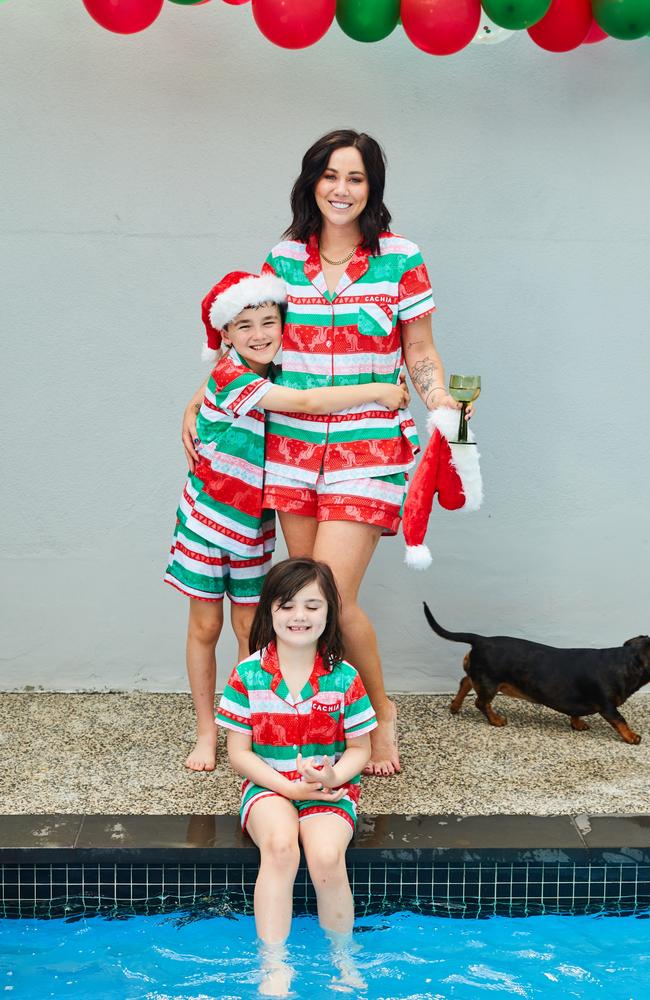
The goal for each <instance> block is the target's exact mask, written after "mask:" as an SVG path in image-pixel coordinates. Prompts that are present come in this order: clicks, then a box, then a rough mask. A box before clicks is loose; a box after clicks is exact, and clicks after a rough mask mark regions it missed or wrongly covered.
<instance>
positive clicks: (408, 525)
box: [402, 406, 483, 569]
mask: <svg viewBox="0 0 650 1000" xmlns="http://www.w3.org/2000/svg"><path fill="white" fill-rule="evenodd" d="M458 420H459V412H458V410H452V409H451V408H450V407H446V406H441V407H440V408H439V409H437V410H433V411H432V413H430V414H429V419H428V421H427V430H428V431H429V433H430V434H431V439H430V441H429V443H428V445H427V447H426V449H425V452H424V454H423V455H422V458H421V459H420V464H419V465H418V467H417V470H416V472H415V475H414V476H413V480H412V482H411V485H410V486H409V491H408V493H407V495H406V502H405V504H404V517H403V520H402V526H403V529H404V540H405V541H406V559H405V562H406V565H407V566H410V567H411V569H427V567H428V566H430V565H431V561H432V560H431V553H430V552H429V549H428V548H427V546H426V545H425V544H424V536H425V534H426V531H427V524H428V521H429V516H430V514H431V508H432V506H433V498H434V496H435V494H436V493H437V494H438V503H439V504H440V506H441V507H444V508H445V510H459V509H460V508H461V507H462V508H463V509H464V510H478V509H479V507H480V506H481V503H482V502H483V483H482V481H481V470H480V468H479V454H478V449H477V447H476V443H475V438H474V435H473V433H472V431H471V430H470V429H469V427H468V429H467V440H468V442H474V443H471V444H459V443H458V442H457V441H456V440H455V439H456V438H457V437H458Z"/></svg>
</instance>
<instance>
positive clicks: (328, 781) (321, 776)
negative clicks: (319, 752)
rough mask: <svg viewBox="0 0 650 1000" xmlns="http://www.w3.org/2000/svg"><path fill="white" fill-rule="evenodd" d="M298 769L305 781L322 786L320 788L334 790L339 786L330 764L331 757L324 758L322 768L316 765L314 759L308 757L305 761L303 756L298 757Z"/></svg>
mask: <svg viewBox="0 0 650 1000" xmlns="http://www.w3.org/2000/svg"><path fill="white" fill-rule="evenodd" d="M296 769H297V770H298V771H299V772H300V774H301V775H302V777H303V781H309V782H310V783H315V784H316V785H318V786H320V788H326V789H333V788H335V787H336V785H337V784H338V781H337V778H336V773H335V771H334V768H333V767H332V765H331V764H330V759H329V757H323V763H322V765H320V766H317V765H316V764H314V758H313V757H308V758H307V760H303V756H302V754H300V753H299V754H298V756H297V757H296Z"/></svg>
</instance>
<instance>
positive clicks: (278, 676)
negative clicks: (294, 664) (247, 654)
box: [260, 642, 328, 704]
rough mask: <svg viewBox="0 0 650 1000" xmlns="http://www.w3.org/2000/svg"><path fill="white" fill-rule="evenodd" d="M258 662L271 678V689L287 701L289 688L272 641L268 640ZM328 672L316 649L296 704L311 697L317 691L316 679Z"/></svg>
mask: <svg viewBox="0 0 650 1000" xmlns="http://www.w3.org/2000/svg"><path fill="white" fill-rule="evenodd" d="M260 663H261V666H262V669H263V670H266V672H267V673H269V674H271V675H272V677H273V679H272V681H271V691H273V693H274V694H277V695H278V697H279V698H282V699H283V700H284V701H287V698H288V696H289V697H290V692H289V688H288V687H287V685H286V683H285V680H284V677H283V676H282V671H281V670H280V661H279V660H278V650H277V647H276V645H275V643H274V642H270V643H269V644H268V646H266V648H265V649H263V650H262V653H261V655H260ZM326 673H328V670H327V667H326V666H325V663H324V661H323V657H322V656H321V654H320V651H318V650H317V651H316V656H315V657H314V666H313V667H312V671H311V674H310V675H309V680H308V681H307V683H306V684H305V686H304V687H303V689H302V691H301V692H300V696H299V698H298V699H297V701H296V704H297V703H298V702H300V701H306V700H307V699H308V698H311V697H312V696H313V695H315V694H316V692H317V691H318V679H319V677H322V676H323V674H326Z"/></svg>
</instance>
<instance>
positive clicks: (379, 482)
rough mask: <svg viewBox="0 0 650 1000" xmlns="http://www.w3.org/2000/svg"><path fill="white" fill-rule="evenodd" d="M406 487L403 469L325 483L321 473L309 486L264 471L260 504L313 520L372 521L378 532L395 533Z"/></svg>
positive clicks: (399, 519)
mask: <svg viewBox="0 0 650 1000" xmlns="http://www.w3.org/2000/svg"><path fill="white" fill-rule="evenodd" d="M406 487H407V477H406V474H405V473H404V472H398V473H397V474H396V475H393V476H373V477H372V478H366V479H346V480H344V481H341V482H337V483H326V482H325V479H324V477H323V475H322V473H321V475H320V476H319V477H318V480H317V482H316V484H315V485H313V486H312V485H310V484H307V483H301V482H300V481H299V480H296V479H287V478H285V477H284V476H280V475H278V474H277V473H274V472H269V471H267V472H266V473H265V476H264V506H265V507H268V508H270V509H273V510H278V511H282V512H284V513H285V514H298V515H301V516H302V517H315V518H316V520H317V521H353V522H355V523H358V524H372V525H376V526H377V527H380V528H381V529H382V535H396V534H397V532H398V531H399V525H400V521H401V518H402V510H403V507H404V498H405V496H406Z"/></svg>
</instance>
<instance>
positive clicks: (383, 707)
mask: <svg viewBox="0 0 650 1000" xmlns="http://www.w3.org/2000/svg"><path fill="white" fill-rule="evenodd" d="M384 180H385V161H384V156H383V153H382V150H381V148H380V146H379V145H378V143H377V142H376V141H375V140H374V139H372V138H371V137H370V136H368V135H366V134H364V133H358V132H354V131H352V130H351V129H340V130H337V131H334V132H330V133H328V134H327V135H324V136H323V137H322V138H321V139H319V140H318V141H317V142H315V143H314V144H313V145H312V146H311V147H310V149H308V150H307V152H306V153H305V155H304V157H303V161H302V170H301V173H300V176H299V177H298V179H297V180H296V183H295V184H294V187H293V191H292V194H291V209H292V213H293V218H292V220H291V224H290V226H289V228H288V229H287V231H286V233H285V234H284V235H285V239H284V240H283V241H282V242H281V243H279V244H277V246H275V247H274V248H273V249H272V250H271V252H270V253H269V255H268V257H267V259H266V263H265V270H266V271H267V272H270V273H272V274H275V275H277V276H279V277H282V278H283V279H284V280H285V281H286V283H287V286H288V300H287V319H286V323H285V328H284V332H283V338H282V349H283V368H282V376H281V379H280V382H281V384H282V385H285V386H291V387H292V388H299V387H300V386H302V385H305V384H308V385H312V386H315V385H325V384H332V383H333V384H347V385H349V384H350V383H351V382H356V383H364V382H368V381H374V382H381V381H394V382H396V381H397V379H398V377H399V372H400V369H401V366H402V363H403V362H405V363H406V367H407V368H408V370H409V374H410V376H411V379H412V381H413V385H414V386H415V388H416V390H417V392H418V394H419V395H420V397H421V399H422V401H423V403H424V404H425V406H426V407H427V408H428V409H430V410H432V409H435V408H437V407H439V406H450V407H453V408H455V409H457V408H458V407H459V406H460V404H459V403H456V401H455V400H453V399H451V398H450V397H449V396H448V394H447V390H446V388H445V372H444V368H443V365H442V361H441V359H440V356H439V354H438V352H437V350H436V348H435V346H434V343H433V338H432V331H431V314H432V313H433V311H434V308H435V307H434V302H433V296H432V292H431V286H430V284H429V277H428V274H427V270H426V267H425V264H424V261H423V260H422V257H421V255H420V251H419V249H418V247H417V246H416V245H415V244H414V243H412V242H411V241H409V240H407V239H405V238H404V237H402V236H397V235H396V234H394V233H392V232H391V231H390V230H389V225H390V220H391V217H390V213H389V211H388V209H387V208H386V206H385V205H384V202H383V195H384ZM198 395H199V396H200V392H199V394H198ZM197 401H198V400H197V399H195V400H192V401H191V402H190V405H189V406H188V408H187V410H186V412H185V419H184V424H183V444H184V447H185V452H186V455H187V457H188V461H189V462H190V467H191V465H192V463H193V461H194V460H195V455H194V449H193V446H192V439H193V437H194V432H193V428H194V416H195V413H194V405H195V403H196V402H197ZM302 426H303V422H301V420H300V418H299V415H297V414H291V413H289V414H283V416H282V419H281V420H273V419H271V420H270V421H269V423H268V426H267V448H266V459H265V489H264V503H265V505H266V506H267V507H270V508H274V509H275V510H277V511H278V512H279V516H280V524H281V526H282V532H283V534H284V538H285V541H286V543H287V548H288V550H289V555H291V556H304V555H309V556H313V557H314V558H315V559H318V560H321V561H322V562H326V563H327V564H328V565H329V566H330V567H331V568H332V571H333V573H334V577H335V579H336V583H337V586H338V589H339V592H340V594H341V601H342V611H341V628H342V632H343V639H344V644H345V655H346V657H347V658H348V659H349V660H350V661H351V662H352V663H353V664H354V665H355V667H356V668H357V670H358V671H359V673H360V674H361V677H362V679H363V683H364V685H365V686H366V688H367V690H368V694H369V695H370V699H371V701H372V705H373V707H374V709H375V712H376V713H377V721H378V727H377V729H376V730H375V731H374V733H373V738H372V764H371V765H369V768H368V770H369V773H374V774H377V775H390V774H394V773H395V772H396V771H399V769H400V762H399V754H398V749H397V731H396V722H397V710H396V707H395V704H394V702H393V701H391V700H390V699H389V698H388V696H387V694H386V690H385V687H384V678H383V672H382V666H381V660H380V657H379V650H378V647H377V639H376V636H375V632H374V629H373V627H372V624H371V622H370V620H369V619H368V617H367V615H366V614H365V612H364V611H363V610H362V608H361V607H360V605H359V603H358V594H359V588H360V586H361V582H362V580H363V577H364V574H365V572H366V570H367V568H368V565H369V564H370V560H371V558H372V555H373V553H374V551H375V548H376V547H377V544H378V542H379V539H380V537H381V536H382V535H386V534H388V535H390V534H395V532H396V531H397V530H398V527H399V523H400V516H401V507H402V502H403V499H404V494H405V491H406V472H407V470H408V469H409V468H410V467H411V466H412V465H413V462H414V455H415V453H416V452H417V450H418V448H419V444H418V439H417V433H416V430H415V425H414V423H413V420H412V418H411V416H410V414H409V413H408V411H407V410H403V411H402V412H401V413H400V414H399V415H397V414H395V415H394V416H393V417H391V419H390V420H386V419H384V417H382V415H381V414H380V413H379V412H378V411H377V410H376V408H374V407H373V406H372V405H370V406H366V407H364V408H363V409H360V410H359V411H357V412H355V413H352V414H349V415H347V416H346V418H345V419H341V418H337V419H335V420H332V419H331V418H330V417H328V416H322V417H320V418H317V419H315V420H313V421H312V422H311V423H310V425H309V430H310V434H309V448H307V446H306V442H305V434H304V430H303V429H302Z"/></svg>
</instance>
